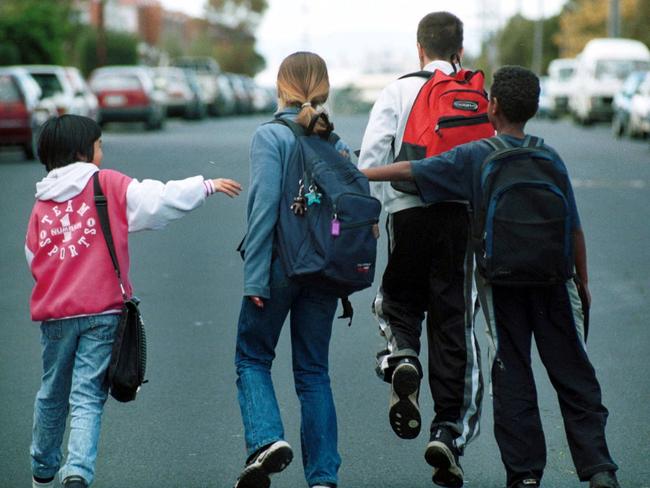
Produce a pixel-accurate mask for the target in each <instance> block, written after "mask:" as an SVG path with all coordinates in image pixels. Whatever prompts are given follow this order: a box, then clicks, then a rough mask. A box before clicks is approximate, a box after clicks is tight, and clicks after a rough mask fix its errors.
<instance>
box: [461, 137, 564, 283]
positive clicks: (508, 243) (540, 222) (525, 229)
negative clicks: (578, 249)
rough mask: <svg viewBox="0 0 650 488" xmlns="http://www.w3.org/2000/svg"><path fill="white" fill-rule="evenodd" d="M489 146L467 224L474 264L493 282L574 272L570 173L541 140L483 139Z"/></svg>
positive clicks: (557, 277)
mask: <svg viewBox="0 0 650 488" xmlns="http://www.w3.org/2000/svg"><path fill="white" fill-rule="evenodd" d="M485 141H486V142H487V143H488V144H489V145H490V146H491V147H492V149H493V152H492V153H490V154H489V155H488V156H487V158H486V159H485V161H483V163H482V165H481V169H480V171H479V172H477V174H476V177H477V179H478V181H476V182H475V188H477V189H478V190H479V191H478V193H477V195H480V198H479V201H478V202H475V208H474V209H473V213H474V220H473V223H472V229H473V231H472V232H473V241H474V250H475V255H476V263H477V266H478V270H479V272H480V273H481V275H482V276H483V277H484V278H485V279H486V280H487V281H488V282H489V283H492V284H500V285H509V286H531V285H537V286H539V285H553V284H558V283H564V282H565V281H566V280H568V279H570V278H571V277H572V276H573V267H574V259H573V218H572V213H571V210H570V207H569V197H568V194H569V193H568V192H569V178H568V176H567V174H566V170H564V169H563V166H562V165H561V164H560V162H559V161H558V160H557V156H556V155H555V154H554V153H553V152H551V151H549V150H548V149H546V148H545V147H544V146H543V142H544V141H543V140H542V139H540V138H537V137H532V136H526V140H525V141H524V144H523V146H522V147H513V146H511V145H510V144H509V143H508V142H507V141H506V140H505V139H502V138H500V137H492V138H490V139H485Z"/></svg>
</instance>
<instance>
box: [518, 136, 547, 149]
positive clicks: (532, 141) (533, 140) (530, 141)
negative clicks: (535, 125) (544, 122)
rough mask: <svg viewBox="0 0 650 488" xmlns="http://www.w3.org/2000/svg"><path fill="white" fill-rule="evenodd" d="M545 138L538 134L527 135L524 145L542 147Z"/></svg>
mask: <svg viewBox="0 0 650 488" xmlns="http://www.w3.org/2000/svg"><path fill="white" fill-rule="evenodd" d="M543 144H544V139H542V138H541V137H536V136H526V138H525V139H524V143H523V144H522V147H542V145H543Z"/></svg>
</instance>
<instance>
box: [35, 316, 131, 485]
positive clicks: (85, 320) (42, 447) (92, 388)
mask: <svg viewBox="0 0 650 488" xmlns="http://www.w3.org/2000/svg"><path fill="white" fill-rule="evenodd" d="M118 321H119V315H116V314H110V315H92V316H88V317H79V318H74V319H64V320H52V321H48V322H43V323H42V324H41V345H42V350H43V378H42V380H41V388H40V389H39V390H38V393H37V394H36V402H35V404H34V428H33V434H32V445H31V448H30V454H31V458H32V474H33V475H34V476H37V477H39V478H49V477H51V476H55V475H56V473H57V471H59V469H60V473H59V474H60V476H61V480H63V479H65V478H66V477H68V476H72V475H77V476H81V477H82V478H83V479H84V480H86V482H87V483H88V484H89V485H90V484H91V483H92V482H93V479H94V476H95V460H96V459H97V444H98V442H99V430H100V426H101V418H102V411H103V410H104V403H105V402H106V398H107V393H108V384H107V382H106V370H107V368H108V363H109V361H110V358H111V349H112V345H113V338H114V336H115V329H116V327H117V323H118ZM68 411H70V437H69V439H68V457H67V459H66V463H65V465H64V466H63V467H62V468H61V459H62V454H61V443H62V442H63V434H64V432H65V424H66V418H67V416H68Z"/></svg>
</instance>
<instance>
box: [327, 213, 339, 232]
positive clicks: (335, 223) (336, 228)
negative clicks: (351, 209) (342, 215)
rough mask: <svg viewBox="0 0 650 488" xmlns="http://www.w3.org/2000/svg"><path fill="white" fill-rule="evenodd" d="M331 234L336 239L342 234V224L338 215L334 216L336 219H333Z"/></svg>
mask: <svg viewBox="0 0 650 488" xmlns="http://www.w3.org/2000/svg"><path fill="white" fill-rule="evenodd" d="M330 233H331V234H332V235H333V236H334V237H338V236H339V235H340V234H341V222H340V221H339V218H338V216H337V215H336V214H334V217H332V223H331V226H330Z"/></svg>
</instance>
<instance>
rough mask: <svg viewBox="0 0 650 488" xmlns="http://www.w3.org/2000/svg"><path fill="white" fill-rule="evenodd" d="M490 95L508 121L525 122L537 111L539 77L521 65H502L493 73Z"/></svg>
mask: <svg viewBox="0 0 650 488" xmlns="http://www.w3.org/2000/svg"><path fill="white" fill-rule="evenodd" d="M492 78H493V80H492V87H491V89H490V97H491V98H496V99H497V100H498V101H499V107H500V108H501V111H502V112H503V115H504V116H505V117H506V118H507V119H508V120H509V121H510V122H526V121H527V120H528V119H530V118H531V117H533V115H535V113H536V112H537V107H538V105H539V90H540V88H539V78H537V75H535V73H533V72H532V71H530V70H528V69H526V68H522V67H521V66H503V67H502V68H499V69H498V70H497V71H496V72H495V73H494V75H493V77H492Z"/></svg>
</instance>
